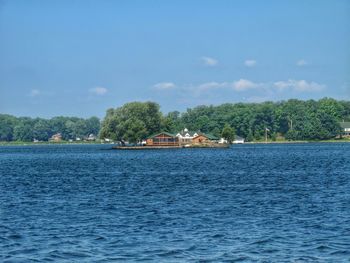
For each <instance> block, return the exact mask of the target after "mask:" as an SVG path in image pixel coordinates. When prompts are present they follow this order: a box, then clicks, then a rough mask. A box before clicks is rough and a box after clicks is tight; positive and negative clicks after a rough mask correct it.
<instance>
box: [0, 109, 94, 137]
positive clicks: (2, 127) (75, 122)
mask: <svg viewBox="0 0 350 263" xmlns="http://www.w3.org/2000/svg"><path fill="white" fill-rule="evenodd" d="M99 130H100V120H99V118H97V117H91V118H88V119H83V118H77V117H54V118H51V119H43V118H29V117H15V116H12V115H7V114H0V141H25V142H28V141H33V140H34V139H36V140H39V141H48V140H49V139H50V138H51V136H52V135H54V134H57V133H60V134H61V135H62V139H63V140H69V139H73V140H74V139H76V138H78V137H79V138H82V139H83V138H85V137H87V136H88V135H89V134H94V135H98V133H99Z"/></svg>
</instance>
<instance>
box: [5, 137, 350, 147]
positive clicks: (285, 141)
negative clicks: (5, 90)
mask: <svg viewBox="0 0 350 263" xmlns="http://www.w3.org/2000/svg"><path fill="white" fill-rule="evenodd" d="M266 143H267V144H293V143H350V138H342V139H330V140H318V141H316V140H304V141H301V140H299V141H288V140H276V141H272V140H268V141H267V142H266V141H265V140H260V141H252V142H246V144H266ZM97 144H103V145H113V144H110V143H103V142H100V141H89V142H88V141H81V142H68V141H61V142H22V141H13V142H0V146H34V145H97Z"/></svg>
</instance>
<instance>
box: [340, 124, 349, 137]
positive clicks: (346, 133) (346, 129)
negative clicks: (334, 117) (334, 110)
mask: <svg viewBox="0 0 350 263" xmlns="http://www.w3.org/2000/svg"><path fill="white" fill-rule="evenodd" d="M340 127H342V129H343V135H344V136H350V122H341V123H340Z"/></svg>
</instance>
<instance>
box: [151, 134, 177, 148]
mask: <svg viewBox="0 0 350 263" xmlns="http://www.w3.org/2000/svg"><path fill="white" fill-rule="evenodd" d="M146 146H179V138H178V137H176V135H175V134H171V133H168V132H161V133H158V134H155V135H153V136H150V137H148V138H147V140H146Z"/></svg>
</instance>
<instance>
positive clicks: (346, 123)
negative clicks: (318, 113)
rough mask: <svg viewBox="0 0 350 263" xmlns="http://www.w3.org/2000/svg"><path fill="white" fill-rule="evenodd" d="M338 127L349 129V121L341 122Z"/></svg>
mask: <svg viewBox="0 0 350 263" xmlns="http://www.w3.org/2000/svg"><path fill="white" fill-rule="evenodd" d="M340 127H342V128H343V129H345V128H350V121H346V122H341V123H340Z"/></svg>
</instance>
